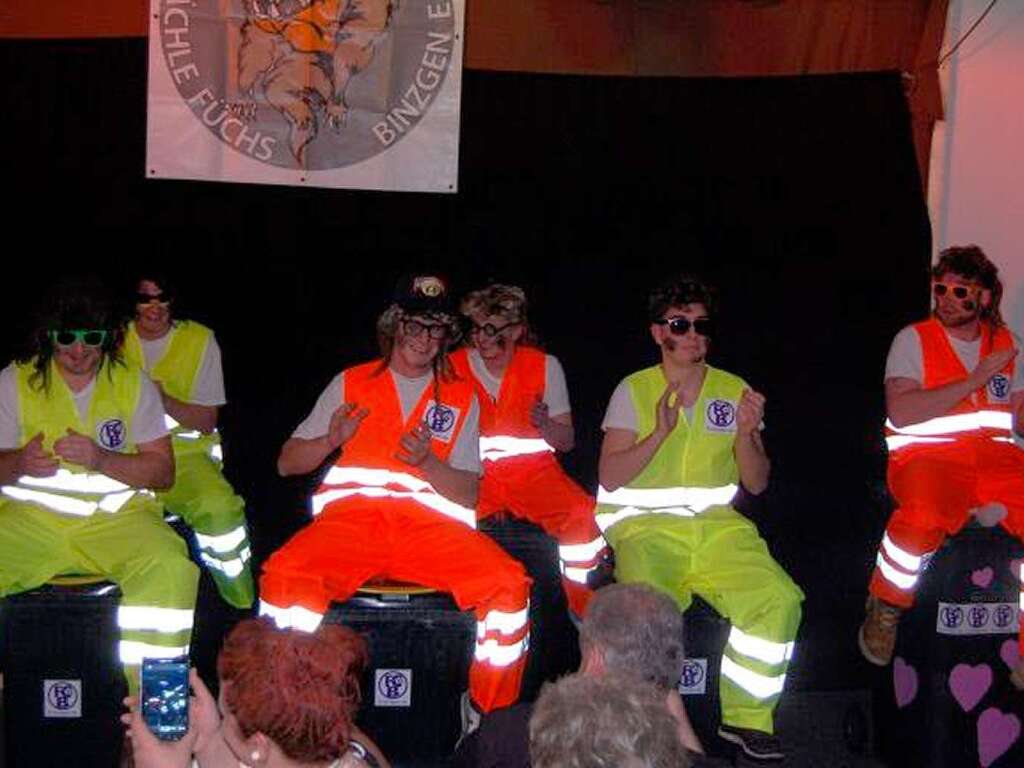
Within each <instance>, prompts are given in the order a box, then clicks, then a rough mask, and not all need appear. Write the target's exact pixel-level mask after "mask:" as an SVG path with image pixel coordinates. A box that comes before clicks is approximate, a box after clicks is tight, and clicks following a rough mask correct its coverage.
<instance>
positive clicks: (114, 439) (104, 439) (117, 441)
mask: <svg viewBox="0 0 1024 768" xmlns="http://www.w3.org/2000/svg"><path fill="white" fill-rule="evenodd" d="M127 432H128V430H127V428H126V427H125V425H124V422H123V421H121V420H120V419H107V420H106V421H104V422H103V423H102V424H100V425H99V427H98V428H97V429H96V436H97V437H98V438H99V441H100V445H102V446H103V447H104V448H106V449H107V450H108V451H116V450H117V449H118V448H120V447H121V446H122V445H124V443H125V440H126V439H127V437H128V435H127Z"/></svg>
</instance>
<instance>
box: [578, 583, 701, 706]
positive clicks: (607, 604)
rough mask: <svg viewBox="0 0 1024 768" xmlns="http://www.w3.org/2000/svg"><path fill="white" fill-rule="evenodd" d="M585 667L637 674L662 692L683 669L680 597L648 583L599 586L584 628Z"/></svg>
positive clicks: (594, 671) (586, 670)
mask: <svg viewBox="0 0 1024 768" xmlns="http://www.w3.org/2000/svg"><path fill="white" fill-rule="evenodd" d="M580 654H581V656H582V662H581V664H580V671H581V672H583V673H584V674H601V673H602V672H604V671H607V672H612V673H616V674H621V675H631V676H634V677H638V678H640V679H641V680H646V681H648V682H651V683H653V684H654V685H656V686H658V687H659V688H661V689H662V690H668V689H670V688H673V687H675V685H676V683H677V682H678V681H679V676H680V674H681V673H682V670H683V661H684V659H685V654H684V653H683V617H682V614H681V613H680V612H679V607H678V606H677V605H676V604H675V601H673V600H672V598H670V597H668V596H667V595H664V594H662V593H661V592H658V591H656V590H654V589H652V588H651V587H648V586H646V585H644V584H611V585H609V586H607V587H604V588H603V589H599V590H598V591H597V592H596V593H595V594H594V597H593V598H592V599H591V601H590V605H589V606H588V607H587V613H586V616H585V617H584V618H583V627H582V628H581V630H580Z"/></svg>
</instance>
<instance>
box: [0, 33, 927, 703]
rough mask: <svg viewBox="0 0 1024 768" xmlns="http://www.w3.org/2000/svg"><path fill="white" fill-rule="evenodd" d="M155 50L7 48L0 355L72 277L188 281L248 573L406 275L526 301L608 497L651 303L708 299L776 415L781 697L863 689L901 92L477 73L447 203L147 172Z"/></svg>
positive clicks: (879, 85)
mask: <svg viewBox="0 0 1024 768" xmlns="http://www.w3.org/2000/svg"><path fill="white" fill-rule="evenodd" d="M145 62H146V54H145V41H142V40H134V39H133V40H106V41H101V40H94V41H87V42H79V41H64V42H40V41H34V42H16V41H5V42H3V43H0V63H2V65H3V70H4V71H5V72H7V73H9V76H8V77H7V78H6V81H5V85H4V91H5V92H6V93H5V99H4V103H5V104H7V105H8V109H7V111H6V114H5V116H4V117H3V118H2V120H3V123H4V125H5V129H6V130H5V133H6V134H7V140H6V142H5V144H6V147H7V155H8V157H7V161H6V162H5V166H6V168H7V173H6V174H5V176H6V179H7V184H6V187H7V190H8V193H7V200H6V202H5V207H6V214H7V215H6V217H5V218H6V221H7V228H6V230H7V244H6V246H5V248H4V250H5V251H6V255H7V258H6V261H7V264H8V265H9V267H12V268H13V267H14V266H17V267H20V273H19V274H18V277H17V278H14V277H13V275H14V272H13V270H12V271H11V272H8V277H7V281H6V285H5V290H4V292H3V301H2V302H0V322H2V326H0V327H2V328H3V330H2V331H0V352H3V353H4V355H3V357H4V359H7V358H9V356H10V354H12V353H13V351H14V350H15V349H16V346H17V344H18V342H19V340H20V337H21V335H22V333H23V332H24V329H25V325H26V317H27V312H28V311H29V310H30V309H31V308H32V306H33V305H34V304H35V303H36V301H37V297H38V290H39V288H40V287H41V286H43V285H45V284H48V283H50V282H51V281H52V280H53V279H54V278H55V276H57V275H59V274H61V273H63V272H66V271H84V272H95V273H97V274H100V275H102V276H104V277H105V278H107V279H109V280H110V281H111V284H112V285H120V284H121V282H122V281H123V280H124V278H125V276H126V275H127V274H128V273H130V271H131V269H132V268H133V267H134V266H138V265H141V264H159V265H160V266H161V267H163V268H165V269H168V270H170V271H171V272H172V273H173V274H176V275H177V276H178V278H179V282H180V283H181V285H182V288H183V289H182V292H181V293H182V296H181V298H182V302H183V303H182V307H181V311H182V312H186V306H187V312H186V314H187V315H189V316H191V317H194V318H196V319H199V320H201V321H203V322H206V323H208V324H209V325H211V326H212V327H213V328H214V329H215V330H216V332H217V336H218V339H219V340H220V343H221V346H222V348H223V350H224V363H225V374H226V380H227V388H228V397H229V400H230V403H229V405H228V406H227V407H226V408H225V409H224V410H223V412H222V420H221V423H222V428H223V432H224V434H225V444H226V454H227V472H228V475H229V476H230V478H231V479H232V481H233V482H234V483H235V484H236V487H237V488H238V490H239V491H240V492H241V493H243V494H244V495H245V496H246V498H247V499H248V501H249V516H250V521H251V525H252V528H253V536H254V541H255V547H256V554H257V558H258V559H263V558H265V557H266V556H267V555H268V554H269V553H270V552H272V551H273V550H274V549H275V548H277V547H278V546H280V544H281V543H283V541H284V540H285V539H286V538H287V537H288V536H289V535H291V533H293V532H294V531H295V530H297V529H298V528H299V527H300V526H301V525H302V524H303V523H304V520H305V517H304V512H303V511H302V507H303V496H304V494H305V493H306V485H307V484H308V483H303V482H287V481H284V480H281V479H280V478H278V477H277V475H276V473H275V469H274V460H275V457H276V453H277V451H278V449H279V447H280V445H281V443H282V442H283V441H284V440H285V439H286V437H287V436H288V435H289V434H290V432H291V430H292V429H293V428H294V426H295V424H296V423H297V422H298V421H299V420H300V419H301V418H302V417H303V416H304V415H305V413H306V412H307V411H308V410H309V408H310V407H311V406H312V404H313V401H314V399H315V398H316V396H317V394H318V393H319V392H320V390H321V389H322V387H323V386H324V385H325V384H326V383H327V382H328V380H329V379H330V378H331V376H332V375H333V374H334V373H336V372H337V371H338V370H340V369H341V368H342V367H344V366H347V365H350V364H353V363H356V362H360V361H362V360H364V359H366V358H368V357H370V356H372V355H373V354H374V346H375V342H374V336H373V324H374V320H375V317H376V315H377V314H378V313H379V312H380V311H381V309H382V308H383V307H384V305H385V303H386V302H387V301H388V297H389V295H390V291H391V289H392V286H393V285H394V282H395V280H396V278H397V277H398V276H399V275H400V274H401V273H402V272H404V271H407V270H420V269H432V270H433V269H436V270H440V271H442V272H443V273H445V274H447V275H449V276H450V277H451V278H452V279H453V280H454V281H455V283H456V284H457V286H458V287H459V288H460V289H465V288H470V287H473V286H474V285H475V284H476V283H478V282H480V281H482V280H484V279H487V278H489V277H494V278H498V279H500V280H503V281H509V282H513V283H516V284H519V285H522V286H523V287H524V288H525V289H526V291H527V293H528V295H529V296H530V297H531V299H532V302H533V311H532V317H533V320H534V322H535V324H536V325H537V327H538V329H539V330H540V333H541V336H542V338H543V340H544V342H545V343H546V346H547V348H548V350H549V351H550V352H552V353H553V354H555V355H557V356H558V357H559V358H560V359H561V360H562V362H563V364H564V366H565V369H566V372H567V376H568V381H569V388H570V394H571V396H572V401H573V413H574V418H575V421H576V425H577V443H578V444H577V448H576V450H575V451H574V452H573V453H572V454H570V455H569V456H567V457H566V459H565V464H566V466H567V468H568V470H569V471H570V472H571V473H572V475H573V476H575V477H576V478H578V479H579V480H580V482H581V483H583V485H584V486H585V487H587V488H589V489H591V490H593V489H594V488H595V487H596V466H597V454H598V450H599V447H600V429H599V425H600V421H601V418H602V416H603V412H604V407H605V405H606V403H607V399H608V397H609V395H610V394H611V391H612V389H613V388H614V386H615V384H616V383H617V382H618V381H619V380H620V379H621V378H622V377H623V376H624V375H625V374H627V373H629V372H631V371H633V370H635V369H637V368H640V367H643V366H645V365H648V364H650V363H652V362H654V361H655V359H656V355H655V349H654V347H653V345H652V343H651V342H650V338H649V335H648V330H647V326H646V323H645V311H644V310H645V300H646V291H647V290H648V288H649V287H650V286H651V285H652V283H654V282H656V281H657V280H659V279H660V278H662V277H663V276H665V275H667V274H670V273H672V272H674V271H679V270H689V271H696V272H700V273H702V274H704V275H705V276H706V277H707V278H709V279H710V280H711V281H713V282H714V283H715V284H717V285H718V286H719V289H720V322H719V334H718V337H717V338H716V339H715V340H714V343H713V347H712V363H713V364H715V365H718V366H720V367H724V368H726V369H728V370H731V371H733V372H735V373H738V374H740V375H742V376H743V377H744V378H746V379H747V380H748V381H749V382H750V383H751V384H752V385H753V386H754V387H755V388H757V389H759V390H760V391H762V392H764V393H765V394H766V396H767V398H768V406H767V416H766V424H767V430H766V433H765V435H766V440H767V443H768V447H769V450H770V453H771V455H772V459H773V480H772V486H771V488H770V490H769V491H768V492H767V493H766V494H765V495H764V496H762V497H761V498H760V499H758V500H756V501H753V502H751V503H749V504H748V505H747V508H748V509H749V513H750V515H751V516H752V517H754V518H755V519H756V520H757V522H758V524H759V526H760V528H761V531H762V534H763V535H764V536H765V538H766V539H767V540H768V542H769V545H770V547H771V549H772V551H773V553H774V554H775V556H776V558H777V559H778V560H779V561H780V562H781V563H782V564H783V565H784V566H785V567H786V568H787V569H788V570H789V571H790V573H791V574H792V575H793V577H794V578H795V579H796V581H797V582H798V583H799V584H801V585H802V586H803V588H804V590H805V591H806V592H807V596H808V600H807V603H806V604H805V623H804V627H803V629H802V632H801V640H800V646H799V647H798V650H797V656H796V661H795V663H794V668H793V673H792V678H791V683H790V685H791V686H794V687H803V688H815V689H821V688H836V687H847V686H849V687H859V686H862V685H863V684H864V675H865V674H867V670H866V669H865V667H866V665H862V664H861V663H860V662H859V656H858V654H857V651H856V642H855V630H856V627H857V624H858V622H859V620H860V617H861V611H862V607H863V595H864V591H865V589H866V584H867V580H868V576H869V574H870V568H871V565H872V563H873V560H874V552H875V547H876V546H877V540H878V537H879V535H880V533H881V530H882V528H883V526H884V522H885V515H886V507H885V501H884V453H883V448H882V442H881V423H882V419H883V402H882V372H883V367H884V360H885V353H886V350H887V348H888V344H889V341H890V340H891V338H892V336H893V334H894V333H895V332H896V331H897V330H898V329H899V328H900V327H901V326H902V325H903V324H905V323H907V322H909V321H911V320H913V319H916V318H919V317H921V316H923V315H924V314H925V313H926V312H927V308H928V307H927V266H928V263H929V256H930V234H929V225H928V220H927V212H926V209H925V205H924V202H923V195H922V190H921V189H920V182H919V179H918V173H917V168H916V165H915V159H914V149H913V144H912V140H911V127H910V117H909V114H908V112H907V108H906V102H905V99H904V95H903V92H902V90H901V84H900V78H899V75H898V74H897V73H869V74H858V75H839V76H817V77H794V78H771V79H697V80H685V79H657V78H649V79H627V78H596V77H576V76H549V75H533V74H507V73H506V74H499V73H488V72H476V71H472V72H466V73H465V75H464V81H463V106H462V138H461V159H460V167H461V171H460V180H459V193H458V194H457V195H444V196H442V195H423V194H384V193H372V192H350V191H328V190H315V189H294V188H285V187H265V186H247V185H234V184H212V183H196V182H176V181H148V180H146V179H145V178H144V173H145V169H144V154H145V80H146V76H145V67H146V63H145Z"/></svg>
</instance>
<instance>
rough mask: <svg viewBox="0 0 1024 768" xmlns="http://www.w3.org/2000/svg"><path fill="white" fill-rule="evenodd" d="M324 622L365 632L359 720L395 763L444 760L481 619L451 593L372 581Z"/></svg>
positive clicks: (406, 765) (456, 729)
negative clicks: (460, 605)
mask: <svg viewBox="0 0 1024 768" xmlns="http://www.w3.org/2000/svg"><path fill="white" fill-rule="evenodd" d="M324 622H325V623H328V624H344V625H345V626H347V627H350V628H351V629H354V630H355V631H357V632H360V633H362V634H363V635H364V636H366V638H367V641H368V643H369V647H370V665H369V668H368V670H367V675H366V679H365V680H364V681H363V706H362V708H361V709H360V712H359V717H358V718H357V723H358V725H359V727H360V728H362V729H364V730H365V731H366V733H367V734H369V735H370V737H371V738H373V739H374V741H376V742H377V744H379V745H380V748H381V749H382V750H383V752H384V754H385V755H387V756H388V759H389V760H390V761H391V762H392V764H393V765H395V766H396V768H397V767H398V766H402V768H412V767H413V766H416V767H417V768H418V767H419V766H424V767H426V766H438V765H443V764H444V762H445V760H446V759H447V758H448V756H449V755H451V753H452V752H453V751H454V749H455V743H456V741H457V740H458V738H459V733H460V731H461V725H460V717H459V703H460V699H461V696H462V692H463V691H465V690H467V688H468V687H469V677H468V670H469V663H470V660H471V659H472V656H473V648H474V646H475V644H476V617H475V616H474V615H473V613H472V612H471V611H467V612H462V611H460V610H459V609H458V607H457V606H456V605H455V602H454V601H453V600H452V598H451V596H450V595H448V594H445V593H441V592H435V591H434V590H432V589H426V588H424V587H418V586H413V585H394V584H382V585H380V584H378V585H367V586H365V587H363V588H361V589H360V591H359V593H357V594H356V595H355V596H353V597H351V598H349V599H348V600H346V601H345V602H343V603H335V604H334V605H332V606H331V608H330V610H329V611H328V612H327V615H326V616H325V617H324Z"/></svg>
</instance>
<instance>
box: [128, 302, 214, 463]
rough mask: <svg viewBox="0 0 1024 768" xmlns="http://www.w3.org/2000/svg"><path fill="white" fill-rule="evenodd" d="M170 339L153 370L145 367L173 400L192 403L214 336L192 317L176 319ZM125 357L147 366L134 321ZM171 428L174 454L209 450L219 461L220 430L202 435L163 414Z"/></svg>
mask: <svg viewBox="0 0 1024 768" xmlns="http://www.w3.org/2000/svg"><path fill="white" fill-rule="evenodd" d="M168 333H169V334H170V339H169V340H168V341H167V346H166V347H165V348H164V354H163V356H162V357H161V358H160V359H159V360H157V361H156V363H155V364H154V365H153V368H152V370H149V371H146V372H147V373H148V374H149V376H150V378H151V379H153V381H158V382H160V386H162V387H163V390H164V392H166V393H167V394H168V395H170V396H171V397H173V398H174V399H175V400H181V401H182V402H183V403H191V402H192V396H193V392H194V390H195V385H196V379H197V378H198V377H199V369H200V368H202V365H203V358H204V357H205V356H206V348H207V346H208V345H209V344H210V339H211V338H212V337H213V331H211V330H210V329H209V328H207V327H206V326H205V325H203V324H202V323H197V322H195V321H193V320H179V321H176V322H175V323H174V324H173V325H172V326H171V329H170V331H168ZM124 356H125V359H126V360H127V361H128V362H130V363H133V364H135V365H137V366H139V367H140V368H142V369H143V370H146V356H145V355H144V354H143V352H142V339H141V338H139V333H138V331H137V330H136V329H135V323H134V321H133V322H131V323H129V324H128V330H127V331H126V332H125V335H124ZM164 418H165V419H166V421H167V429H169V430H170V432H171V439H172V443H173V445H174V455H175V456H182V455H185V454H191V453H209V454H210V456H211V457H212V458H214V459H216V460H218V461H220V459H221V457H222V454H221V448H220V434H219V433H218V432H217V430H214V431H213V432H211V433H210V434H208V435H204V434H203V433H202V432H199V431H198V430H195V429H189V428H188V427H185V426H183V425H181V424H179V423H178V422H177V421H176V420H175V419H174V418H172V417H171V416H170V415H165V417H164Z"/></svg>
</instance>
